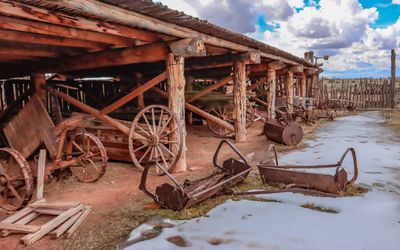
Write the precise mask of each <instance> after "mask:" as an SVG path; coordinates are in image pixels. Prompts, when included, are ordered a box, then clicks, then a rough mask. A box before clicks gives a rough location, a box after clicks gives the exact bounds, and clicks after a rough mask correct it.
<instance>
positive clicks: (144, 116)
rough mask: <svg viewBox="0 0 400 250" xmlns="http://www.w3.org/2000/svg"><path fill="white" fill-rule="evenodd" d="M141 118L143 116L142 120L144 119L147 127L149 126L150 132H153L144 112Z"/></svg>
mask: <svg viewBox="0 0 400 250" xmlns="http://www.w3.org/2000/svg"><path fill="white" fill-rule="evenodd" d="M143 118H144V121H145V122H146V124H147V127H149V131H150V133H152V134H154V131H153V129H152V127H151V125H150V123H149V120H147V117H146V114H143Z"/></svg>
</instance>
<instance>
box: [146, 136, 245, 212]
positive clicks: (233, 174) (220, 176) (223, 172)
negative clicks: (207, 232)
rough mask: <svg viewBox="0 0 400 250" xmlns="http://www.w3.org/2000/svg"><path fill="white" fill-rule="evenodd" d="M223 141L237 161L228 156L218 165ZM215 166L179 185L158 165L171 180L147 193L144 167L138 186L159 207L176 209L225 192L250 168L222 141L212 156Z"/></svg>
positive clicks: (234, 149)
mask: <svg viewBox="0 0 400 250" xmlns="http://www.w3.org/2000/svg"><path fill="white" fill-rule="evenodd" d="M224 144H227V145H228V146H229V147H230V148H231V149H232V150H233V152H234V153H235V154H236V155H237V156H238V157H239V159H240V160H237V159H235V158H229V159H227V160H225V161H223V164H222V166H221V165H220V164H219V163H218V160H219V154H220V150H221V147H222V146H223V145H224ZM213 164H214V166H215V168H216V171H214V172H213V173H212V174H210V175H209V176H207V177H205V178H202V179H198V180H195V181H188V180H187V181H185V182H184V183H183V184H180V183H179V182H178V180H176V178H175V177H174V176H172V175H171V174H170V173H168V171H167V170H166V169H164V168H163V167H162V166H159V167H160V169H161V170H162V171H164V172H165V174H167V176H168V177H169V178H170V179H171V181H172V183H173V185H171V184H169V183H164V184H162V185H159V186H157V187H156V189H155V192H154V193H152V192H150V191H149V190H148V189H147V187H146V180H147V175H148V167H146V168H145V170H144V171H143V173H142V179H141V183H140V186H139V189H140V190H142V191H143V192H144V193H145V194H146V195H147V196H149V197H150V198H152V199H153V200H154V201H155V202H157V203H158V204H159V205H161V207H163V208H167V209H171V210H174V211H180V210H182V209H185V208H188V207H191V206H193V205H195V204H198V203H200V202H202V201H204V200H206V199H208V198H210V197H212V196H214V195H217V194H220V193H224V192H225V191H226V192H228V191H230V190H231V188H232V187H233V186H234V185H236V184H238V183H240V182H241V181H243V180H244V179H245V178H246V177H247V175H248V174H249V173H250V171H251V167H250V166H249V164H248V163H247V161H246V159H245V158H244V156H243V155H242V154H241V153H240V152H239V151H238V150H237V149H236V148H235V147H234V146H233V145H232V144H231V143H230V142H228V141H226V140H222V141H221V143H220V144H219V146H218V148H217V150H216V152H215V154H214V158H213Z"/></svg>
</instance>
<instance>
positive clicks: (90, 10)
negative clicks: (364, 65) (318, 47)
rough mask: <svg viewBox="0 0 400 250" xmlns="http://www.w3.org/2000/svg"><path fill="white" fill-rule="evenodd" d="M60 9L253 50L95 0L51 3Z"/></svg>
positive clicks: (242, 50) (238, 48)
mask: <svg viewBox="0 0 400 250" xmlns="http://www.w3.org/2000/svg"><path fill="white" fill-rule="evenodd" d="M53 2H54V3H56V4H57V5H58V6H60V7H65V8H72V9H79V10H80V11H82V12H84V13H87V14H89V15H95V16H100V17H102V18H105V19H107V20H110V21H112V22H117V23H121V24H125V25H129V26H132V25H134V26H136V27H140V28H144V29H148V30H152V31H156V32H160V33H163V34H167V35H171V36H175V37H179V38H188V37H202V38H203V40H204V42H205V43H206V44H210V45H213V46H217V47H223V48H228V49H233V50H236V51H239V52H248V51H251V50H253V49H252V48H249V47H247V46H244V45H240V44H238V43H235V42H231V41H228V40H224V39H220V38H216V37H214V36H211V35H208V34H205V33H200V32H197V31H195V30H192V29H189V28H186V27H182V26H178V25H176V24H172V23H168V22H164V21H161V20H159V19H156V18H153V17H150V16H146V15H142V14H140V13H137V12H133V11H129V10H126V9H123V8H120V7H117V6H114V5H110V4H107V3H103V2H99V1H95V0H85V1H83V0H75V1H69V0H57V1H53ZM270 49H271V50H274V51H276V52H277V51H278V50H277V49H275V48H272V47H270ZM260 55H261V56H262V57H266V58H270V59H273V60H281V61H283V62H287V63H289V64H293V65H297V64H299V63H297V62H295V61H293V60H290V59H287V58H283V57H282V56H277V55H274V54H272V53H266V52H260Z"/></svg>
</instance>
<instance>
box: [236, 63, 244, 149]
mask: <svg viewBox="0 0 400 250" xmlns="http://www.w3.org/2000/svg"><path fill="white" fill-rule="evenodd" d="M246 80H247V75H246V64H245V63H244V62H240V61H237V62H235V64H234V77H233V104H234V111H233V116H234V118H235V139H236V142H238V143H242V142H246V141H247V138H246V133H247V132H246Z"/></svg>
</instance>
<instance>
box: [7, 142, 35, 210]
mask: <svg viewBox="0 0 400 250" xmlns="http://www.w3.org/2000/svg"><path fill="white" fill-rule="evenodd" d="M0 156H1V159H0V206H1V207H2V208H4V209H5V210H9V211H12V210H17V209H19V208H21V207H23V206H25V205H26V204H27V203H28V201H29V200H30V199H31V197H32V193H33V178H32V172H31V169H30V167H29V164H28V162H27V161H26V160H25V158H24V157H23V156H22V154H20V153H19V152H18V151H16V150H15V149H12V148H0Z"/></svg>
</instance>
